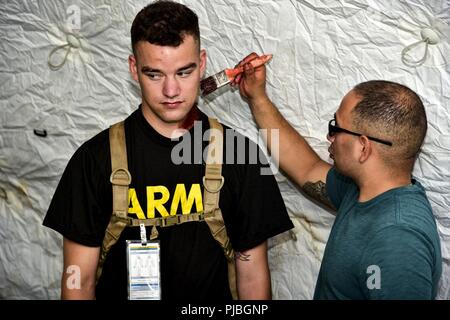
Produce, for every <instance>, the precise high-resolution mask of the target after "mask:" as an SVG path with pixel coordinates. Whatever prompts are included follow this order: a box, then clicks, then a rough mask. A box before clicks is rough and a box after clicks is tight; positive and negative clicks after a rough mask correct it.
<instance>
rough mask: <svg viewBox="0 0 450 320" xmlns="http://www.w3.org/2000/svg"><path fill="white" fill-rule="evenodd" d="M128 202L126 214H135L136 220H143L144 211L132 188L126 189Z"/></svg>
mask: <svg viewBox="0 0 450 320" xmlns="http://www.w3.org/2000/svg"><path fill="white" fill-rule="evenodd" d="M130 202H131V207H128V214H135V215H136V216H137V218H138V219H145V215H144V211H142V208H141V205H140V204H139V200H138V198H137V196H136V190H135V189H134V188H130V189H128V204H129V203H130Z"/></svg>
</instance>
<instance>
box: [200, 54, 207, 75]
mask: <svg viewBox="0 0 450 320" xmlns="http://www.w3.org/2000/svg"><path fill="white" fill-rule="evenodd" d="M205 71H206V50H205V49H202V50H200V78H203V76H204V75H205Z"/></svg>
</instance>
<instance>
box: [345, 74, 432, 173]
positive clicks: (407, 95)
mask: <svg viewBox="0 0 450 320" xmlns="http://www.w3.org/2000/svg"><path fill="white" fill-rule="evenodd" d="M353 91H354V92H355V93H356V94H357V96H359V97H360V98H361V100H360V101H359V102H358V104H357V105H356V107H355V108H354V109H353V111H352V113H353V125H354V126H355V127H356V128H357V129H358V130H362V132H367V134H369V135H373V136H376V137H377V138H381V139H384V140H388V141H391V142H392V143H393V145H392V147H388V146H382V148H383V153H384V155H385V156H386V160H388V161H389V162H390V163H391V164H392V163H395V162H394V161H396V160H398V161H402V160H412V164H413V163H414V160H415V157H416V155H417V154H418V153H419V151H420V148H421V146H422V143H423V140H424V138H425V134H426V132H427V116H426V113H425V109H424V107H423V103H422V101H421V100H420V97H419V96H418V95H417V94H416V93H415V92H414V91H413V90H411V89H410V88H408V87H406V86H404V85H401V84H399V83H395V82H390V81H383V80H372V81H367V82H363V83H360V84H358V85H357V86H355V87H354V88H353Z"/></svg>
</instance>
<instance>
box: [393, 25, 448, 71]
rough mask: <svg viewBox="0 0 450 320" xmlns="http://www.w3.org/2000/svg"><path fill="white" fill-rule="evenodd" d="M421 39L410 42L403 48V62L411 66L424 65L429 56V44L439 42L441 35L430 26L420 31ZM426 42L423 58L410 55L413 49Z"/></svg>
mask: <svg viewBox="0 0 450 320" xmlns="http://www.w3.org/2000/svg"><path fill="white" fill-rule="evenodd" d="M420 36H421V37H422V39H421V40H419V41H417V42H414V43H413V44H410V45H409V46H407V47H405V48H404V49H403V50H402V62H403V63H404V64H405V65H407V66H409V67H418V66H420V65H422V64H423V63H424V62H425V61H426V60H427V57H428V46H430V45H435V44H437V43H439V36H438V34H437V32H436V31H434V30H433V29H430V28H425V29H422V30H421V31H420ZM422 43H424V44H425V51H424V54H423V56H422V58H420V59H418V60H415V59H414V58H413V57H411V56H410V55H408V53H410V52H411V51H412V50H413V49H414V50H415V49H416V48H417V47H419V46H420V45H422Z"/></svg>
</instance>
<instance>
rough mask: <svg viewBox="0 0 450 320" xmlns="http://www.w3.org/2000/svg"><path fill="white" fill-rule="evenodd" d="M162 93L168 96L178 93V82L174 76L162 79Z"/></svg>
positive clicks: (172, 96)
mask: <svg viewBox="0 0 450 320" xmlns="http://www.w3.org/2000/svg"><path fill="white" fill-rule="evenodd" d="M163 94H164V95H165V96H166V97H168V98H174V97H176V96H178V95H179V94H180V84H179V83H178V80H177V79H176V78H175V77H166V78H165V79H164V84H163Z"/></svg>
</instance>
